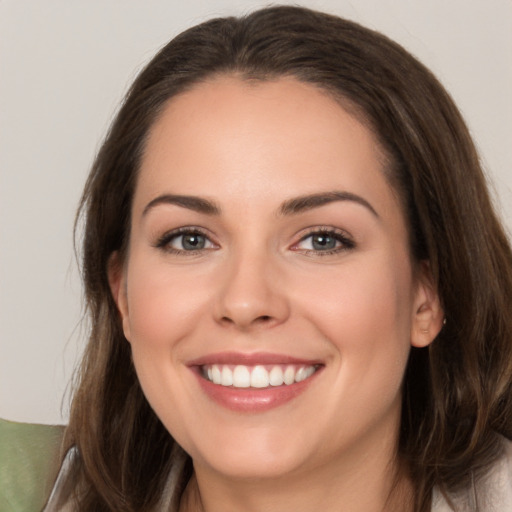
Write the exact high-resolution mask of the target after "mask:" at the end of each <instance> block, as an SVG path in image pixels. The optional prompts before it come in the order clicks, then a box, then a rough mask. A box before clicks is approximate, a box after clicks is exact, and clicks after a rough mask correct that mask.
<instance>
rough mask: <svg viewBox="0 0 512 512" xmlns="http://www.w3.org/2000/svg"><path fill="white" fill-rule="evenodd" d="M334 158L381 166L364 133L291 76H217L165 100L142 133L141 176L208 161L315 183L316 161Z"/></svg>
mask: <svg viewBox="0 0 512 512" xmlns="http://www.w3.org/2000/svg"><path fill="white" fill-rule="evenodd" d="M354 149H356V150H357V151H354ZM341 155H343V160H344V161H345V162H346V163H347V164H348V162H352V163H353V162H354V161H355V160H356V159H358V160H363V159H364V160H366V162H364V165H365V166H366V167H373V168H375V167H376V166H377V167H380V168H382V167H383V162H384V161H385V158H384V156H383V155H384V153H383V151H382V150H381V147H380V145H379V144H378V143H377V141H376V139H375V137H374V136H373V134H372V133H371V131H370V130H368V129H367V128H366V126H364V125H363V124H362V123H361V122H360V121H359V120H358V119H357V118H356V117H355V116H353V115H351V114H349V113H348V112H347V111H346V110H345V109H343V108H342V107H341V105H340V103H339V102H337V101H335V100H334V99H333V98H332V96H331V95H329V94H328V93H326V92H324V91H323V90H321V89H319V88H318V87H315V86H313V85H310V84H305V83H302V82H299V81H297V80H295V79H291V78H281V79H279V80H275V81H247V80H242V79H240V78H237V77H231V76H223V77H219V78H216V79H214V80H211V81H208V82H203V83H200V84H198V85H196V86H194V87H193V88H192V89H191V90H188V91H187V92H185V93H182V94H180V95H178V96H176V97H174V98H172V99H171V100H170V101H169V102H168V104H167V105H166V107H165V109H164V110H163V112H162V114H161V115H160V117H159V119H158V120H157V121H156V123H155V124H154V125H153V127H152V129H151V130H150V134H149V137H148V141H147V144H146V146H145V152H144V156H143V159H142V166H141V167H142V169H141V171H142V174H143V175H149V174H154V173H155V172H156V171H157V170H158V171H161V170H162V169H161V166H162V165H166V166H167V168H168V169H169V170H170V167H172V168H173V170H174V171H175V172H178V173H179V171H180V169H181V168H183V167H184V166H185V165H186V166H190V165H191V164H192V163H194V161H195V160H199V158H200V157H202V158H204V157H208V158H209V159H210V160H209V164H208V167H209V168H210V169H211V170H213V168H214V167H215V166H216V165H221V164H225V163H226V162H229V163H230V165H229V166H227V165H225V166H224V167H225V172H227V171H228V167H229V168H233V167H235V168H238V169H245V170H246V171H248V170H249V168H250V167H253V164H255V165H254V166H257V167H259V168H260V170H261V171H262V172H263V171H265V170H266V169H268V168H269V167H270V166H272V165H280V169H279V170H280V173H279V174H282V173H283V172H285V169H287V168H288V169H293V172H294V175H295V176H296V177H297V178H300V177H301V174H303V172H302V171H304V172H306V173H309V174H310V177H311V178H313V177H314V178H315V180H321V176H320V175H319V173H318V169H319V167H320V162H322V164H323V165H324V166H325V164H328V163H330V165H331V166H336V165H337V163H336V161H335V160H336V158H337V157H338V156H341ZM328 159H330V162H328V161H327V160H328ZM197 163H198V162H197ZM362 163H363V162H362ZM274 170H277V169H274ZM241 174H243V173H241ZM188 177H189V178H190V180H191V181H194V177H193V176H192V175H190V174H189V175H188ZM182 178H184V179H186V178H187V176H182ZM202 179H204V180H207V179H208V173H204V176H202ZM187 181H188V180H187ZM317 182H318V181H317ZM182 185H185V183H182ZM194 185H196V186H197V185H198V183H194Z"/></svg>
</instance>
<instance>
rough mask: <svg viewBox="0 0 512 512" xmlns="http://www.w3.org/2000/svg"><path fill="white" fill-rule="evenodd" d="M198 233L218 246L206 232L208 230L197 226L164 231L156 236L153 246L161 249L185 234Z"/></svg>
mask: <svg viewBox="0 0 512 512" xmlns="http://www.w3.org/2000/svg"><path fill="white" fill-rule="evenodd" d="M193 233H198V234H200V235H202V236H204V237H206V238H207V239H208V240H209V241H210V242H211V243H212V244H214V245H218V244H217V242H216V241H215V240H214V238H213V237H212V235H211V234H210V233H209V232H208V230H206V229H204V228H201V227H199V226H183V227H179V228H175V229H171V230H169V231H165V232H164V233H163V234H162V235H160V236H157V238H156V241H155V243H154V244H153V245H154V246H155V247H161V246H163V245H165V244H167V243H169V242H170V241H171V240H172V239H173V238H176V237H178V236H183V235H186V234H193Z"/></svg>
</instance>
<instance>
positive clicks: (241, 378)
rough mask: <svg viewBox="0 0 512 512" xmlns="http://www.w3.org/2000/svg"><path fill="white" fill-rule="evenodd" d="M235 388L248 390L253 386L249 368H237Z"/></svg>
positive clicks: (234, 376) (234, 374)
mask: <svg viewBox="0 0 512 512" xmlns="http://www.w3.org/2000/svg"><path fill="white" fill-rule="evenodd" d="M233 386H234V387H235V388H248V387H250V386H251V374H250V372H249V368H247V366H242V365H238V366H235V370H234V371H233Z"/></svg>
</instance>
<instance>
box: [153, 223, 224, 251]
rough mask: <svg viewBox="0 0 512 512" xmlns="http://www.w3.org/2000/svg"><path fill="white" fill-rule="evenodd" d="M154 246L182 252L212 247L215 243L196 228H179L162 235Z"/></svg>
mask: <svg viewBox="0 0 512 512" xmlns="http://www.w3.org/2000/svg"><path fill="white" fill-rule="evenodd" d="M156 247H158V248H160V249H164V250H166V251H168V252H172V253H176V254H182V253H186V252H189V253H194V252H197V251H202V250H209V249H214V248H215V247H216V246H215V244H214V243H213V242H212V241H211V240H210V239H209V238H208V236H207V235H206V234H205V233H203V232H202V231H200V230H199V229H197V228H180V229H178V230H174V231H171V232H169V233H166V234H165V235H163V236H162V237H161V238H160V239H159V240H158V242H157V243H156Z"/></svg>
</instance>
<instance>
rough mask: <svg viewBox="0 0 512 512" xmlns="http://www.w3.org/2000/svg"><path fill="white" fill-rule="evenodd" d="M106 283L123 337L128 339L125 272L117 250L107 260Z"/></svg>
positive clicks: (128, 324)
mask: <svg viewBox="0 0 512 512" xmlns="http://www.w3.org/2000/svg"><path fill="white" fill-rule="evenodd" d="M107 273H108V284H109V286H110V292H111V293H112V297H113V299H114V302H115V303H116V305H117V309H118V311H119V315H120V317H121V322H122V324H123V332H124V336H125V338H126V339H127V340H128V341H130V321H129V315H128V298H127V294H126V274H125V271H124V267H123V264H122V262H121V258H120V256H119V253H118V252H117V251H115V252H113V253H112V254H111V255H110V257H109V260H108V268H107Z"/></svg>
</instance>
